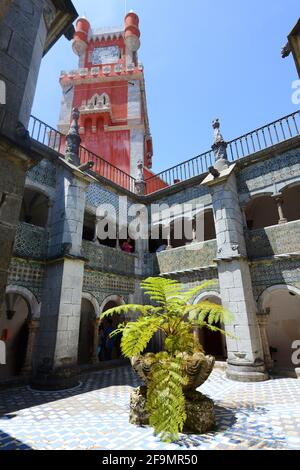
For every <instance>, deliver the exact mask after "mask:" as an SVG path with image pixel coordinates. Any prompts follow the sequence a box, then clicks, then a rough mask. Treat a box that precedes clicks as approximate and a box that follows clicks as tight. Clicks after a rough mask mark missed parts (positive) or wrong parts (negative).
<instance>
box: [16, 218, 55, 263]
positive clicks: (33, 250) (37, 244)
mask: <svg viewBox="0 0 300 470" xmlns="http://www.w3.org/2000/svg"><path fill="white" fill-rule="evenodd" d="M48 239H49V233H48V231H47V230H46V229H44V228H41V227H36V226H34V225H30V224H26V223H24V222H22V223H20V224H18V226H17V231H16V238H15V244H14V254H15V256H20V257H24V258H31V259H37V260H44V259H46V258H47V251H48Z"/></svg>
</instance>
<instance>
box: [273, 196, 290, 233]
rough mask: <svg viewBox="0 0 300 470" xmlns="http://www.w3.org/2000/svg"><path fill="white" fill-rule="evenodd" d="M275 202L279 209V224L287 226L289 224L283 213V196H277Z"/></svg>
mask: <svg viewBox="0 0 300 470" xmlns="http://www.w3.org/2000/svg"><path fill="white" fill-rule="evenodd" d="M274 200H275V202H276V204H277V209H278V215H279V220H278V224H279V225H281V224H286V223H287V219H286V218H285V217H284V212H283V199H282V195H281V194H276V195H275V196H274Z"/></svg>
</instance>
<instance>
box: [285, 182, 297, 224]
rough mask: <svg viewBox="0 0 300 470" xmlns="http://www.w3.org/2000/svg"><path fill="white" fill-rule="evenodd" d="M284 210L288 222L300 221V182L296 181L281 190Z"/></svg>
mask: <svg viewBox="0 0 300 470" xmlns="http://www.w3.org/2000/svg"><path fill="white" fill-rule="evenodd" d="M281 195H282V210H283V215H284V218H285V219H286V220H287V222H293V221H295V220H300V206H299V204H297V203H296V201H299V200H300V181H294V182H293V183H291V184H288V185H286V186H284V187H283V188H281Z"/></svg>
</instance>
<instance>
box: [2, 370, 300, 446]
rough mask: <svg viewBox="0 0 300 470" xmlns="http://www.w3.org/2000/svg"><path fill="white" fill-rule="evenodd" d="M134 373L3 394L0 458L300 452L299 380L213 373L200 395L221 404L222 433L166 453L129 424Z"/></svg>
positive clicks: (192, 438)
mask: <svg viewBox="0 0 300 470" xmlns="http://www.w3.org/2000/svg"><path fill="white" fill-rule="evenodd" d="M138 385H139V382H138V379H137V378H136V376H135V374H134V373H133V372H132V371H131V369H130V368H126V367H123V368H118V369H113V370H106V371H101V372H94V373H91V374H90V375H85V376H84V377H83V379H82V384H81V386H79V387H78V388H77V389H74V390H69V391H64V392H51V393H49V392H43V393H42V392H37V391H33V390H31V389H30V388H29V387H19V388H15V389H11V390H6V391H0V450H11V449H21V450H25V449H43V450H48V449H49V450H56V449H57V450H58V449H61V450H63V449H78V450H82V449H83V450H85V449H90V450H94V449H95V450H98V449H99V450H140V449H143V450H163V449H166V450H168V449H170V450H173V449H175V450H176V449H181V450H183V449H199V450H200V449H282V450H284V449H300V380H296V379H274V380H270V381H269V382H264V383H257V384H241V383H237V382H232V381H230V380H228V379H226V377H225V376H224V373H223V372H221V371H219V370H216V371H214V372H213V374H212V375H211V377H210V379H209V380H208V381H207V382H206V383H205V384H204V385H203V386H202V387H201V389H200V390H201V391H202V392H203V393H205V394H207V395H209V396H210V397H212V398H213V399H214V401H215V404H216V416H217V424H218V429H217V431H215V432H212V433H209V434H207V435H183V436H182V437H181V439H180V441H179V442H178V443H176V444H171V445H166V444H163V443H161V442H160V440H159V439H158V438H156V437H155V436H154V435H153V432H152V429H151V428H138V427H135V426H132V425H130V424H129V423H128V403H129V394H130V390H131V388H132V387H136V386H138Z"/></svg>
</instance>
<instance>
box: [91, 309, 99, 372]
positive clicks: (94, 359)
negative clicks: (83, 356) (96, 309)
mask: <svg viewBox="0 0 300 470" xmlns="http://www.w3.org/2000/svg"><path fill="white" fill-rule="evenodd" d="M98 328H99V322H98V318H95V323H94V348H93V356H92V363H93V364H98V363H99V359H98V346H99V334H98Z"/></svg>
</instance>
